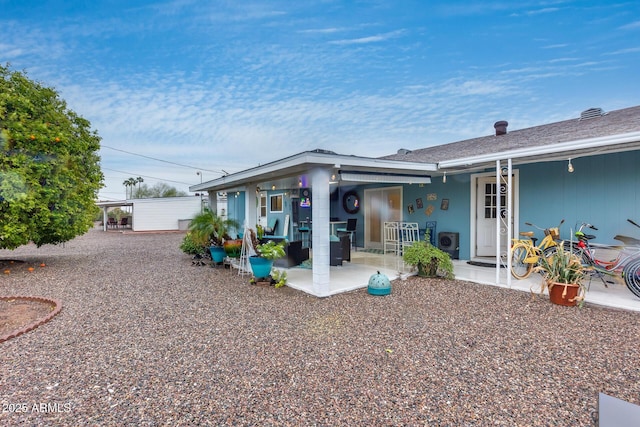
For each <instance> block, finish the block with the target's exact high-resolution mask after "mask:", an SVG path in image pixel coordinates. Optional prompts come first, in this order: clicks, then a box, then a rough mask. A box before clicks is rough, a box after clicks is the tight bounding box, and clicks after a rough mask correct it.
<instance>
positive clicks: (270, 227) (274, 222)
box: [264, 217, 278, 236]
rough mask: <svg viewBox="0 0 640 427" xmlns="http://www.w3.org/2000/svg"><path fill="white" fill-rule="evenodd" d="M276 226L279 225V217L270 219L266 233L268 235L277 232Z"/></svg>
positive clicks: (265, 229)
mask: <svg viewBox="0 0 640 427" xmlns="http://www.w3.org/2000/svg"><path fill="white" fill-rule="evenodd" d="M276 227H278V218H273V217H271V219H270V220H269V224H268V225H267V226H266V227H265V228H264V234H265V235H266V236H273V235H275V234H276Z"/></svg>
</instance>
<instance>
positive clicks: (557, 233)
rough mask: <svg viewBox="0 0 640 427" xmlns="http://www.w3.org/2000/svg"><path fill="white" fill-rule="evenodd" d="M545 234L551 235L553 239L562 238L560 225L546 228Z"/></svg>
mask: <svg viewBox="0 0 640 427" xmlns="http://www.w3.org/2000/svg"><path fill="white" fill-rule="evenodd" d="M544 235H545V236H551V238H552V239H553V240H560V230H558V227H551V228H547V229H546V230H544Z"/></svg>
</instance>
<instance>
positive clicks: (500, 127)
mask: <svg viewBox="0 0 640 427" xmlns="http://www.w3.org/2000/svg"><path fill="white" fill-rule="evenodd" d="M507 126H509V122H507V121H505V120H500V121H499V122H495V124H494V125H493V127H494V128H495V130H496V135H505V134H506V133H507Z"/></svg>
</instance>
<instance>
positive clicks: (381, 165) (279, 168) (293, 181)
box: [189, 149, 437, 192]
mask: <svg viewBox="0 0 640 427" xmlns="http://www.w3.org/2000/svg"><path fill="white" fill-rule="evenodd" d="M317 168H321V169H326V170H330V171H331V172H330V175H335V178H336V179H340V176H341V175H342V179H343V180H347V179H348V180H361V181H360V182H371V181H366V180H371V179H377V178H380V181H381V182H402V183H410V182H414V181H415V182H416V183H417V182H419V180H423V181H422V182H424V180H425V179H428V178H429V177H430V173H432V172H435V171H437V165H436V164H434V163H423V162H411V161H405V160H388V159H377V158H370V157H359V156H350V155H341V154H336V153H334V152H331V151H326V150H319V149H317V150H312V151H304V152H302V153H298V154H295V155H293V156H290V157H285V158H283V159H280V160H276V161H273V162H270V163H266V164H264V165H260V166H256V167H254V168H250V169H246V170H244V171H241V172H237V173H233V174H229V175H225V176H222V177H220V178H218V179H214V180H211V181H207V182H203V183H202V184H196V185H192V186H191V187H189V190H190V191H210V192H213V191H234V190H241V189H243V187H244V186H246V185H248V184H254V185H259V186H262V187H263V188H265V189H266V188H271V187H272V186H275V187H276V188H297V187H299V186H303V187H307V186H310V185H311V177H310V176H309V174H310V173H311V171H312V170H314V169H317ZM383 178H384V179H383Z"/></svg>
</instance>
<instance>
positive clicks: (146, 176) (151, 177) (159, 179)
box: [102, 167, 195, 185]
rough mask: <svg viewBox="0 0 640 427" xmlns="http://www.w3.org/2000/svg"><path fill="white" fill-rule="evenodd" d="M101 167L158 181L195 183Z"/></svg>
mask: <svg viewBox="0 0 640 427" xmlns="http://www.w3.org/2000/svg"><path fill="white" fill-rule="evenodd" d="M102 169H104V170H108V171H111V172H118V173H123V174H125V175H131V176H133V175H135V176H141V177H143V178H149V179H155V180H158V181H166V182H173V183H175V184H184V185H195V184H194V183H193V182H181V181H172V180H170V179H164V178H156V177H155V176H149V175H140V174H138V173H131V172H125V171H119V170H117V169H110V168H105V167H102Z"/></svg>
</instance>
